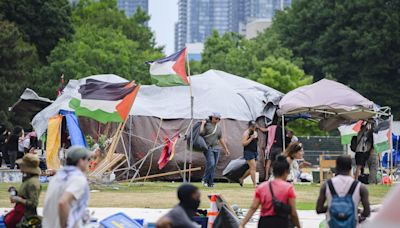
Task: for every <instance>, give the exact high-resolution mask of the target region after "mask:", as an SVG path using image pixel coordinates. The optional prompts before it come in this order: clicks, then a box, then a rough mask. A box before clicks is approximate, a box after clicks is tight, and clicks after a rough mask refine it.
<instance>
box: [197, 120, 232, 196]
mask: <svg viewBox="0 0 400 228" xmlns="http://www.w3.org/2000/svg"><path fill="white" fill-rule="evenodd" d="M220 121H221V114H219V113H213V114H212V115H211V116H209V119H208V120H203V121H202V122H201V126H200V135H201V136H203V138H204V140H205V142H206V144H207V147H208V150H207V151H205V152H204V156H205V158H206V168H205V171H204V176H203V185H204V186H206V187H210V188H212V187H214V175H215V169H216V167H217V164H218V159H219V154H220V149H219V148H218V144H221V145H222V147H223V148H224V150H225V155H226V156H228V155H229V154H230V152H229V149H228V146H227V145H226V143H225V140H224V139H223V137H222V130H221V128H220V126H219V122H220Z"/></svg>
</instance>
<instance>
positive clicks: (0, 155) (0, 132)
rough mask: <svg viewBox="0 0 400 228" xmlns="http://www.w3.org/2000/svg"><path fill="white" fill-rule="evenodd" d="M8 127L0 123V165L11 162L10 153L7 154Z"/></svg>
mask: <svg viewBox="0 0 400 228" xmlns="http://www.w3.org/2000/svg"><path fill="white" fill-rule="evenodd" d="M7 136H8V132H7V128H6V127H5V126H4V125H3V124H0V167H1V166H2V164H3V161H4V163H6V164H7V163H9V162H8V154H7V148H6V141H7Z"/></svg>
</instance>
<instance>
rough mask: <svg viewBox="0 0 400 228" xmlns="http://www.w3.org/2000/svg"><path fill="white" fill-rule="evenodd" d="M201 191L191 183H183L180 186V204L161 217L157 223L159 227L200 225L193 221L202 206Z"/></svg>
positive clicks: (188, 227) (192, 226)
mask: <svg viewBox="0 0 400 228" xmlns="http://www.w3.org/2000/svg"><path fill="white" fill-rule="evenodd" d="M200 196H201V195H200V191H199V189H198V188H197V187H196V186H194V185H191V184H183V185H181V186H180V187H179V188H178V199H179V204H178V205H176V206H175V207H174V208H173V209H172V210H171V211H169V212H168V213H167V214H166V215H165V216H163V217H161V218H160V219H159V220H158V221H157V224H156V227H157V228H196V227H198V225H197V224H196V223H195V222H194V221H193V218H194V216H195V215H196V213H197V209H198V208H199V206H200Z"/></svg>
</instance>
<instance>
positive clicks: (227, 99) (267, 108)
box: [32, 70, 282, 136]
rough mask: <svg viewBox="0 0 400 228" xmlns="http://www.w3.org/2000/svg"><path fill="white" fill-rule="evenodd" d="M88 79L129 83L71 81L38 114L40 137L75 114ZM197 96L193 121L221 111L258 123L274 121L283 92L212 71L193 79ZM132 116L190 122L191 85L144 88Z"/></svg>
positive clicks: (224, 115) (110, 78) (116, 79)
mask: <svg viewBox="0 0 400 228" xmlns="http://www.w3.org/2000/svg"><path fill="white" fill-rule="evenodd" d="M88 78H93V79H97V80H101V81H106V82H126V81H127V80H125V79H124V78H121V77H119V76H116V75H112V74H108V75H94V76H90V77H87V78H83V79H80V80H70V81H69V83H68V85H67V86H66V88H65V89H64V92H63V94H62V95H61V96H60V97H58V98H57V100H56V101H55V102H54V103H53V104H52V105H50V106H49V107H47V108H46V109H44V110H43V111H42V112H40V113H38V114H37V115H36V116H35V117H34V118H33V120H32V125H33V127H34V129H35V130H36V132H37V134H38V135H39V136H40V135H42V134H43V133H44V131H45V129H46V127H47V121H48V119H49V118H50V117H52V116H54V115H57V114H58V112H59V110H61V109H63V110H69V111H72V110H71V108H70V107H69V106H68V103H69V101H70V100H71V98H72V97H74V96H76V95H77V93H78V89H79V86H80V85H82V84H84V83H85V82H86V80H87V79H88ZM190 80H191V83H192V88H193V97H194V118H195V119H203V118H206V117H207V116H208V115H210V113H212V112H220V113H221V114H222V118H226V119H235V120H241V121H249V120H255V119H256V118H257V117H260V116H265V117H267V118H268V119H272V117H273V114H274V113H275V108H276V106H274V104H275V105H277V102H278V101H279V100H280V98H281V96H282V93H280V92H278V91H276V90H274V89H272V88H270V87H267V86H264V85H262V84H260V83H257V82H254V81H251V80H248V79H245V78H242V77H239V76H235V75H232V74H229V73H226V72H222V71H216V70H209V71H207V72H205V73H203V74H200V75H195V76H192V77H191V79H190ZM130 115H134V116H153V117H158V118H162V119H189V118H190V98H189V87H188V86H175V87H157V86H142V87H141V89H140V91H139V93H138V95H137V97H136V101H135V103H134V104H133V107H132V109H131V112H130Z"/></svg>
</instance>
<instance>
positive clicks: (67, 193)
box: [43, 146, 90, 228]
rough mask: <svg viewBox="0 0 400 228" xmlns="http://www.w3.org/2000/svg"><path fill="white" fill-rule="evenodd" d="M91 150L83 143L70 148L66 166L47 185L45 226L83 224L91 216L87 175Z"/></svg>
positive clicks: (71, 227) (64, 227)
mask: <svg viewBox="0 0 400 228" xmlns="http://www.w3.org/2000/svg"><path fill="white" fill-rule="evenodd" d="M89 157H90V152H89V150H87V149H86V148H84V147H81V146H72V147H70V148H69V149H68V150H67V160H66V166H65V167H63V168H62V169H60V170H58V171H57V173H56V175H55V176H54V177H53V178H52V179H51V181H50V183H49V186H48V188H47V193H46V198H45V201H44V208H43V228H77V227H83V226H84V224H85V223H86V222H87V221H86V220H88V219H89V218H88V217H89V216H88V214H87V211H86V209H87V206H88V202H89V185H88V182H87V179H86V176H85V174H84V173H85V172H86V170H87V167H88V159H89Z"/></svg>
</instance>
